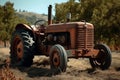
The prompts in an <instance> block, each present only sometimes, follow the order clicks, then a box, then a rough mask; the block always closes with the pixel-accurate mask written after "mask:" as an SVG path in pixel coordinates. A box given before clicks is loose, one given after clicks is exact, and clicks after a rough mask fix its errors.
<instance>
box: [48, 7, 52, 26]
mask: <svg viewBox="0 0 120 80" xmlns="http://www.w3.org/2000/svg"><path fill="white" fill-rule="evenodd" d="M50 24H52V5H49V7H48V25H50Z"/></svg>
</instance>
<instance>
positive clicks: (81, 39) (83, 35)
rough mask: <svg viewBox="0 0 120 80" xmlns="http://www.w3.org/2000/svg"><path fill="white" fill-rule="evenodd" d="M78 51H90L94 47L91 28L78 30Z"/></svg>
mask: <svg viewBox="0 0 120 80" xmlns="http://www.w3.org/2000/svg"><path fill="white" fill-rule="evenodd" d="M76 46H77V48H78V49H90V48H93V46H94V29H93V28H86V29H83V28H78V29H77V42H76Z"/></svg>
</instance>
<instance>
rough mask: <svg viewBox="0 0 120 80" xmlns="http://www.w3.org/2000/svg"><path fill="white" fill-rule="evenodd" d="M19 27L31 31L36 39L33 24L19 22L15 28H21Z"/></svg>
mask: <svg viewBox="0 0 120 80" xmlns="http://www.w3.org/2000/svg"><path fill="white" fill-rule="evenodd" d="M19 29H24V30H28V31H30V32H31V34H32V36H33V38H34V40H36V37H35V31H34V29H33V28H32V27H31V26H29V25H27V24H17V26H16V27H15V30H19Z"/></svg>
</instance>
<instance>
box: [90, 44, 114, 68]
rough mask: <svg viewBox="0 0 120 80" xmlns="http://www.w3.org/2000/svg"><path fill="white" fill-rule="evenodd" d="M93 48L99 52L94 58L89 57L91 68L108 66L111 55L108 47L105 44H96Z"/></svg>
mask: <svg viewBox="0 0 120 80" xmlns="http://www.w3.org/2000/svg"><path fill="white" fill-rule="evenodd" d="M94 49H98V50H99V53H98V55H97V57H96V58H90V64H91V66H92V67H93V68H96V67H98V68H100V69H102V70H106V69H108V68H109V67H110V65H111V61H112V57H111V51H110V49H109V47H108V46H107V45H105V44H97V45H95V47H94Z"/></svg>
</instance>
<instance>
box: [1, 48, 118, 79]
mask: <svg viewBox="0 0 120 80" xmlns="http://www.w3.org/2000/svg"><path fill="white" fill-rule="evenodd" d="M7 57H9V48H0V66H2V65H3V64H4V60H5V59H6V58H7ZM47 61H48V57H45V56H42V57H40V56H35V57H34V63H33V65H32V66H31V67H29V68H21V69H20V68H19V69H18V68H10V70H11V71H12V72H13V73H14V75H15V76H16V77H21V78H22V79H23V80H120V53H119V52H112V64H111V67H110V68H109V69H108V70H104V71H102V70H100V69H96V70H93V69H92V68H91V66H90V64H89V60H88V59H86V58H84V59H82V58H80V59H69V62H68V66H67V70H66V72H63V73H61V74H56V73H54V72H52V71H51V70H50V65H49V63H48V62H47ZM1 68H2V67H1Z"/></svg>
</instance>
